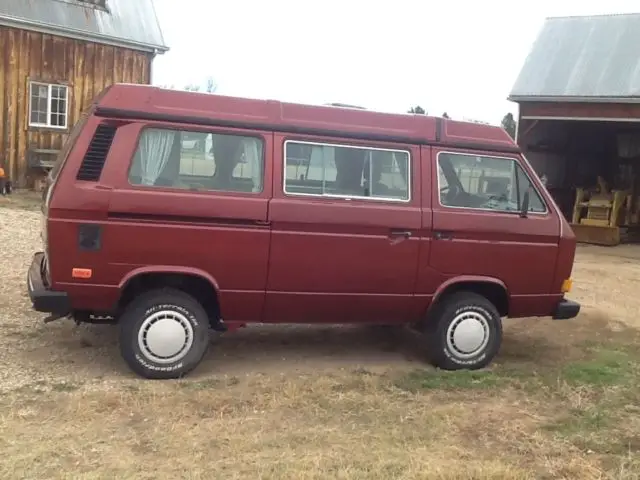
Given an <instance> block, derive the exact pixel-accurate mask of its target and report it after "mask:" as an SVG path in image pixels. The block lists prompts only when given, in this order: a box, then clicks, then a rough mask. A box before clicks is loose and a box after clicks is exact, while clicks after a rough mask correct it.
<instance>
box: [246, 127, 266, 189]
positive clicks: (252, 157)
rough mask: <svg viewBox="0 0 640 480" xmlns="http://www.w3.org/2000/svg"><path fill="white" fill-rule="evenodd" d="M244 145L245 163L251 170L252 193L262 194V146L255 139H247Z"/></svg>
mask: <svg viewBox="0 0 640 480" xmlns="http://www.w3.org/2000/svg"><path fill="white" fill-rule="evenodd" d="M242 143H243V149H244V158H245V161H246V163H247V165H249V168H250V169H251V180H252V182H253V188H252V191H253V192H260V191H262V154H261V148H260V145H259V143H258V140H257V139H255V138H245V139H243V140H242Z"/></svg>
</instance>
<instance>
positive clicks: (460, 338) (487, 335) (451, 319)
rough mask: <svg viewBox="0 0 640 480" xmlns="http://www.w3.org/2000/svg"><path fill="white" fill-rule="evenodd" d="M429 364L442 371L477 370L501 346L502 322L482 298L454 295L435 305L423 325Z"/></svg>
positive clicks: (475, 295) (472, 294)
mask: <svg viewBox="0 0 640 480" xmlns="http://www.w3.org/2000/svg"><path fill="white" fill-rule="evenodd" d="M426 327H427V328H426V332H425V333H426V334H427V336H428V337H427V342H428V347H429V353H430V356H431V363H433V365H434V366H436V367H438V368H442V369H443V370H477V369H480V368H484V367H486V366H487V365H489V363H491V361H492V360H493V358H494V357H495V356H496V354H497V353H498V351H499V350H500V345H501V344H502V319H501V318H500V314H499V313H498V310H497V309H496V307H495V306H494V305H493V303H491V302H490V301H489V300H487V299H486V298H485V297H483V296H482V295H478V294H476V293H473V292H457V293H454V294H452V295H451V296H449V297H446V298H443V299H442V300H441V301H440V302H439V303H438V305H435V311H434V312H433V316H432V317H431V318H430V319H429V320H428V322H427V326H426Z"/></svg>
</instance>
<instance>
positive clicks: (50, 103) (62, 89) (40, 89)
mask: <svg viewBox="0 0 640 480" xmlns="http://www.w3.org/2000/svg"><path fill="white" fill-rule="evenodd" d="M68 113H69V89H68V87H67V86H66V85H54V84H50V83H39V82H31V83H30V84H29V126H31V127H49V128H61V129H66V128H67V124H68Z"/></svg>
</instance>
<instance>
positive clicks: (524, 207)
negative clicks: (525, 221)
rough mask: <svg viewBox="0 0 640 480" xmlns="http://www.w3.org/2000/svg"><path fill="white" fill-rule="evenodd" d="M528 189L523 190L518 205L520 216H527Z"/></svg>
mask: <svg viewBox="0 0 640 480" xmlns="http://www.w3.org/2000/svg"><path fill="white" fill-rule="evenodd" d="M529 196H530V195H529V189H528V188H527V190H526V191H525V192H524V195H523V197H522V205H521V207H520V218H527V214H528V213H529Z"/></svg>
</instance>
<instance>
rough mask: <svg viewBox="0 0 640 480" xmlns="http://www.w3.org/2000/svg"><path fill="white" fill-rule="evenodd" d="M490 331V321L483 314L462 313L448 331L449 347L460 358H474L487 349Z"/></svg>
mask: <svg viewBox="0 0 640 480" xmlns="http://www.w3.org/2000/svg"><path fill="white" fill-rule="evenodd" d="M489 331H490V329H489V321H488V320H487V318H486V317H485V316H484V315H482V314H481V313H479V312H473V311H471V312H464V313H461V314H460V315H457V316H456V318H454V319H453V322H451V324H450V325H449V328H448V329H447V347H448V348H449V350H450V351H451V352H452V353H453V354H455V355H456V356H457V357H459V358H470V357H473V356H475V355H477V354H479V353H480V352H482V350H484V349H485V348H486V347H487V344H488V343H489Z"/></svg>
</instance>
